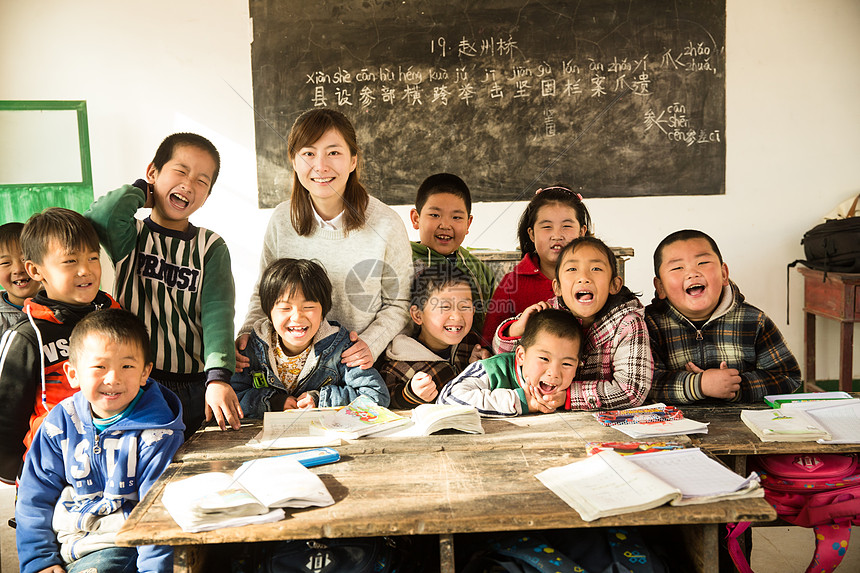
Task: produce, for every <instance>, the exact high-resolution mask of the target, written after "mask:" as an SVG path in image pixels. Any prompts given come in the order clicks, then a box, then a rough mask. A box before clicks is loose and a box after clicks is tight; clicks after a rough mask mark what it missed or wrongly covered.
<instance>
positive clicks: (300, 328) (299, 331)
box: [287, 326, 310, 336]
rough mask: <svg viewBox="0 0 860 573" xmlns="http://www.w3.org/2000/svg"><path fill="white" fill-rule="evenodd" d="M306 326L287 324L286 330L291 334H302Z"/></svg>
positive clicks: (306, 330)
mask: <svg viewBox="0 0 860 573" xmlns="http://www.w3.org/2000/svg"><path fill="white" fill-rule="evenodd" d="M308 328H310V327H308V326H288V327H287V332H288V333H289V334H292V335H293V336H304V335H305V334H307V332H308Z"/></svg>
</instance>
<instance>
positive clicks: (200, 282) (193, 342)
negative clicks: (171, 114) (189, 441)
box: [85, 133, 243, 436]
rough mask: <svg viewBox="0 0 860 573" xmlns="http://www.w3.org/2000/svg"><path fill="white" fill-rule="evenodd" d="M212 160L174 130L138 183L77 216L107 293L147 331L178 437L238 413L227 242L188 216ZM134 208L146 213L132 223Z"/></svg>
mask: <svg viewBox="0 0 860 573" xmlns="http://www.w3.org/2000/svg"><path fill="white" fill-rule="evenodd" d="M220 168H221V159H220V156H219V154H218V150H217V149H215V146H214V145H212V143H211V142H210V141H209V140H208V139H206V138H205V137H202V136H200V135H196V134H193V133H174V134H173V135H170V136H168V137H167V138H166V139H165V140H164V141H163V142H162V143H161V145H160V146H159V147H158V150H157V151H156V152H155V158H154V159H153V160H152V162H151V163H150V164H149V166H148V167H147V169H146V180H143V179H139V180H137V181H136V182H135V183H134V185H124V186H123V187H120V188H119V189H116V190H115V191H111V192H110V193H108V194H107V195H105V196H104V197H101V198H100V199H99V200H98V201H96V202H95V203H93V204H92V205H91V206H90V208H89V210H88V211H87V212H86V213H85V216H86V217H87V218H88V219H89V220H90V221H91V222H92V224H93V226H94V227H95V228H96V231H97V232H98V235H99V240H100V241H101V243H102V245H103V246H104V249H105V251H106V252H107V254H108V255H109V256H110V258H111V261H112V262H113V264H114V267H115V271H116V278H115V283H114V296H115V298H116V299H117V301H119V303H120V304H121V305H122V306H123V308H126V309H128V310H130V311H131V312H133V313H134V314H136V315H137V316H138V317H140V319H141V320H143V321H144V323H146V326H147V328H148V330H149V332H150V339H151V344H152V351H153V356H154V358H155V365H154V367H153V370H152V375H151V376H152V378H154V379H155V380H157V381H158V382H160V383H161V384H162V385H164V386H166V387H167V388H169V389H170V390H172V391H173V392H174V393H176V395H177V396H179V399H180V400H181V402H182V407H183V417H184V422H185V426H186V430H185V432H186V436H190V435H191V434H193V433H194V431H195V430H197V428H198V427H200V425H201V424H202V423H203V419H204V415H205V419H206V420H210V419H211V418H212V416H213V415H214V416H215V419H216V420H217V422H218V425H219V426H220V427H221V429H222V430H223V429H224V428H225V427H226V424H229V425H230V426H231V427H233V429H239V424H240V422H239V419H240V418H242V417H243V414H242V410H241V408H240V407H239V400H238V398H237V397H236V393H235V392H234V391H233V389H232V387H231V386H230V384H229V381H230V377H231V376H232V374H233V371H234V370H235V366H236V356H235V351H234V349H233V314H234V300H235V289H234V285H233V273H232V270H231V267H230V252H229V251H228V250H227V244H226V243H225V242H224V239H222V238H221V237H220V236H218V235H217V234H215V233H214V232H212V231H210V230H208V229H204V228H201V227H195V226H194V225H192V224H191V223H190V222H189V221H188V218H189V217H190V216H191V215H192V214H193V213H194V212H195V211H197V209H199V208H200V207H202V206H203V204H204V203H205V202H206V199H208V198H209V194H210V193H211V191H212V186H213V185H214V184H215V181H216V179H217V178H218V172H219V170H220ZM141 207H150V208H152V212H151V214H150V216H149V217H147V218H146V219H144V220H140V219H136V218H135V216H134V215H135V213H136V212H137V210H138V209H140V208H141Z"/></svg>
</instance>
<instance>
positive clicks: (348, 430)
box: [311, 394, 409, 440]
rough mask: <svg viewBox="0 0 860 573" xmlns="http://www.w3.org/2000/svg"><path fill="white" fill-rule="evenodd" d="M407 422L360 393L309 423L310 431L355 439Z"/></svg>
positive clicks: (403, 417)
mask: <svg viewBox="0 0 860 573" xmlns="http://www.w3.org/2000/svg"><path fill="white" fill-rule="evenodd" d="M408 422H409V418H407V417H405V416H401V415H400V414H395V413H394V412H392V411H391V410H389V409H388V408H385V407H383V406H380V405H379V404H377V403H376V402H374V401H373V400H372V399H370V398H368V397H367V396H365V395H363V394H362V395H361V396H359V397H358V398H356V399H355V400H353V401H352V402H350V403H349V404H348V405H346V406H344V407H343V408H341V409H340V410H338V411H336V412H333V413H328V414H324V415H322V416H321V417H320V418H319V420H318V421H315V422H312V423H311V431H312V432H319V431H321V432H323V433H324V434H327V435H329V434H331V433H335V434H336V435H340V436H342V437H344V438H345V439H348V440H350V439H355V438H359V437H361V436H366V435H368V434H373V433H375V432H380V431H382V430H387V429H389V428H393V427H395V426H400V425H403V424H406V423H408Z"/></svg>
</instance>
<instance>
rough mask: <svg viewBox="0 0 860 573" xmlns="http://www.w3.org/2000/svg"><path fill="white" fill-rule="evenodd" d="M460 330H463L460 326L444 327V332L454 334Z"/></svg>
mask: <svg viewBox="0 0 860 573" xmlns="http://www.w3.org/2000/svg"><path fill="white" fill-rule="evenodd" d="M462 330H463V327H462V326H446V327H445V331H446V332H453V333H455V334H456V333H458V332H460V331H462Z"/></svg>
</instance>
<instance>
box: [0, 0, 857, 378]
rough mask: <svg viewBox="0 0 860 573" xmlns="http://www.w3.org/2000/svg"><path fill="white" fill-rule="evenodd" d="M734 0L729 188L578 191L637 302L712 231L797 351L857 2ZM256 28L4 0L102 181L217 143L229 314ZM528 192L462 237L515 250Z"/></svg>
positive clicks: (252, 203) (246, 238)
mask: <svg viewBox="0 0 860 573" xmlns="http://www.w3.org/2000/svg"><path fill="white" fill-rule="evenodd" d="M726 11H727V34H726V35H727V39H726V43H727V60H728V61H727V81H726V83H727V92H728V93H727V103H726V105H727V110H726V115H727V128H726V141H727V169H726V171H727V172H726V194H725V195H721V196H709V197H641V198H628V199H590V200H589V199H588V198H587V197H586V203H587V205H588V207H589V209H590V211H591V214H592V216H593V218H594V220H595V222H596V229H597V232H598V234H599V235H600V236H601V237H602V238H603V239H604V240H606V241H607V242H608V243H609V244H611V245H615V246H625V247H633V248H634V249H635V251H636V256H635V258H634V259H633V260H631V261H629V262H628V265H627V269H628V270H627V277H628V284H629V286H630V287H631V288H633V289H634V290H636V291H640V292H642V293H643V301H645V302H647V301H648V300H650V297H651V293H652V292H653V288H652V287H651V279H652V271H651V262H650V261H651V255H652V253H653V249H654V247H655V246H656V244H657V243H658V242H659V241H660V239H662V238H663V237H664V236H665V235H667V234H668V233H670V232H672V231H675V230H677V229H679V228H683V227H696V228H700V229H702V230H704V231H706V232H708V233H710V234H711V235H713V236H714V237H715V238H716V239H717V241H718V243H719V244H720V248H721V249H722V252H723V255H724V257H725V259H726V261H727V262H728V264H729V267H730V272H731V275H732V277H733V278H734V279H735V280H736V281H737V282H738V283H739V284H740V286H741V288H742V290H743V292H744V294H745V295H746V296H747V299H748V300H750V301H751V302H753V303H754V304H756V305H758V306H759V307H761V308H762V309H764V310H765V311H766V312H767V313H768V314H769V315H770V316H771V318H773V319H774V321H775V322H776V323H777V324H778V326H779V327H780V328H781V329H782V331H783V333H784V334H785V335H786V337H787V339H788V341H789V344H790V346H791V348H792V349H793V350H794V352H795V354H796V355H797V357H798V359H799V360H800V361H801V362H802V361H803V331H802V326H803V319H802V313H801V306H802V282H801V280H800V278H799V275H798V274H797V273H796V272H792V273H791V277H792V278H791V288H792V292H791V324H790V326H789V325H786V313H785V299H786V295H785V280H786V279H785V276H786V273H785V265H786V263H787V262H789V261H792V260H794V259H797V258H800V257H801V256H802V254H803V251H802V248H801V246H800V238H801V236H802V234H803V232H804V231H806V230H807V229H808V228H810V227H811V226H813V224H815V223H816V222H817V219H818V218H820V217H821V216H822V215H824V214H825V213H827V212H829V211H830V210H831V209H832V208H833V207H834V206H835V205H836V204H837V203H839V202H841V201H843V200H844V199H846V198H847V197H849V196H851V195H852V194H856V193H858V192H859V191H860V169H858V162H860V104H858V101H860V100H858V94H860V2H857V1H856V0H818V1H816V2H809V1H808V0H727V10H726ZM249 42H250V28H249V22H248V4H247V0H218V1H215V2H213V1H211V0H209V1H207V0H184V1H181V2H176V1H175V0H172V1H167V0H149V1H148V2H145V3H144V2H133V3H132V2H115V1H108V0H90V1H87V2H69V1H67V0H37V1H32V2H12V1H4V2H2V3H0V78H2V81H0V99H10V100H26V99H59V100H86V101H87V107H88V112H89V127H90V143H91V146H92V166H93V180H94V186H95V190H96V191H95V192H96V195H101V194H102V193H104V192H106V191H107V190H109V189H113V188H116V187H118V186H119V185H121V184H123V183H126V182H130V181H131V180H133V179H135V178H137V177H140V176H142V175H143V172H144V168H145V166H146V165H147V163H148V162H149V160H150V159H151V158H152V154H153V153H154V151H155V148H156V147H157V145H158V143H159V142H160V141H161V139H162V138H163V137H164V136H166V135H167V134H169V133H172V132H174V131H179V130H191V131H196V132H199V133H201V134H203V135H205V136H206V137H209V138H210V139H211V140H212V141H213V142H214V143H215V145H216V146H217V147H218V149H219V150H220V151H221V154H222V163H223V167H222V171H221V176H220V178H219V180H218V183H217V185H216V186H215V189H214V192H213V195H212V197H211V198H210V199H209V201H208V203H207V204H206V206H205V207H204V208H203V209H202V210H201V211H200V212H199V213H198V214H197V215H195V217H193V220H194V222H195V223H197V224H198V225H202V226H207V227H210V228H212V229H214V230H216V231H217V232H219V233H220V234H221V235H222V236H224V238H225V239H226V241H227V243H228V245H229V246H230V250H231V253H232V256H233V267H234V275H235V280H236V285H237V292H238V295H237V305H236V306H237V315H238V316H237V320H239V321H241V319H242V318H243V315H244V309H245V302H246V301H247V299H248V296H249V294H250V289H251V288H252V286H253V283H254V281H255V278H256V275H257V260H258V256H259V249H260V244H261V236H262V232H263V229H264V227H265V224H266V222H267V220H268V217H269V211H260V210H258V209H257V206H256V205H257V183H256V172H255V169H256V166H255V162H254V124H253V111H252V109H251V105H250V102H252V100H253V97H252V88H251V65H250V61H251V58H250V43H249ZM34 160H35V161H39V162H44V161H50V158H45V157H41V158H34ZM426 175H427V174H423V173H421V174H416V185H417V182H418V181H420V179H422V178H423V177H424V176H426ZM461 175H463V177H464V178H465V179H466V180H467V181H468V173H464V174H461ZM371 192H372V190H371ZM523 205H524V204H522V203H513V204H504V203H484V204H477V205H475V207H474V215H475V223H474V224H473V227H472V232H471V233H470V235H469V236H468V237H467V240H466V243H465V244H466V246H473V247H492V248H499V247H502V248H514V247H515V244H516V243H515V226H516V222H517V218H518V216H519V214H520V212H521V211H522V208H523ZM397 210H398V212H400V213H402V214H404V215H405V214H406V213H407V212H408V207H402V208H398V209H397ZM410 233H411V237H412V238H416V237H415V236H414V232H413V231H411V229H410ZM855 331H856V328H855ZM818 340H819V353H818V361H819V367H818V374H819V377H822V376H824V377H827V378H836V377H837V375H838V370H837V362H838V352H837V348H836V343H837V341H838V332H837V327H836V324H835V323H833V322H831V321H819V339H818ZM855 346H857V347H858V348H857V349H855V352H854V363H855V367H854V372H855V378H856V377H858V375H857V372H860V342H858V344H857V345H855Z"/></svg>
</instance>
